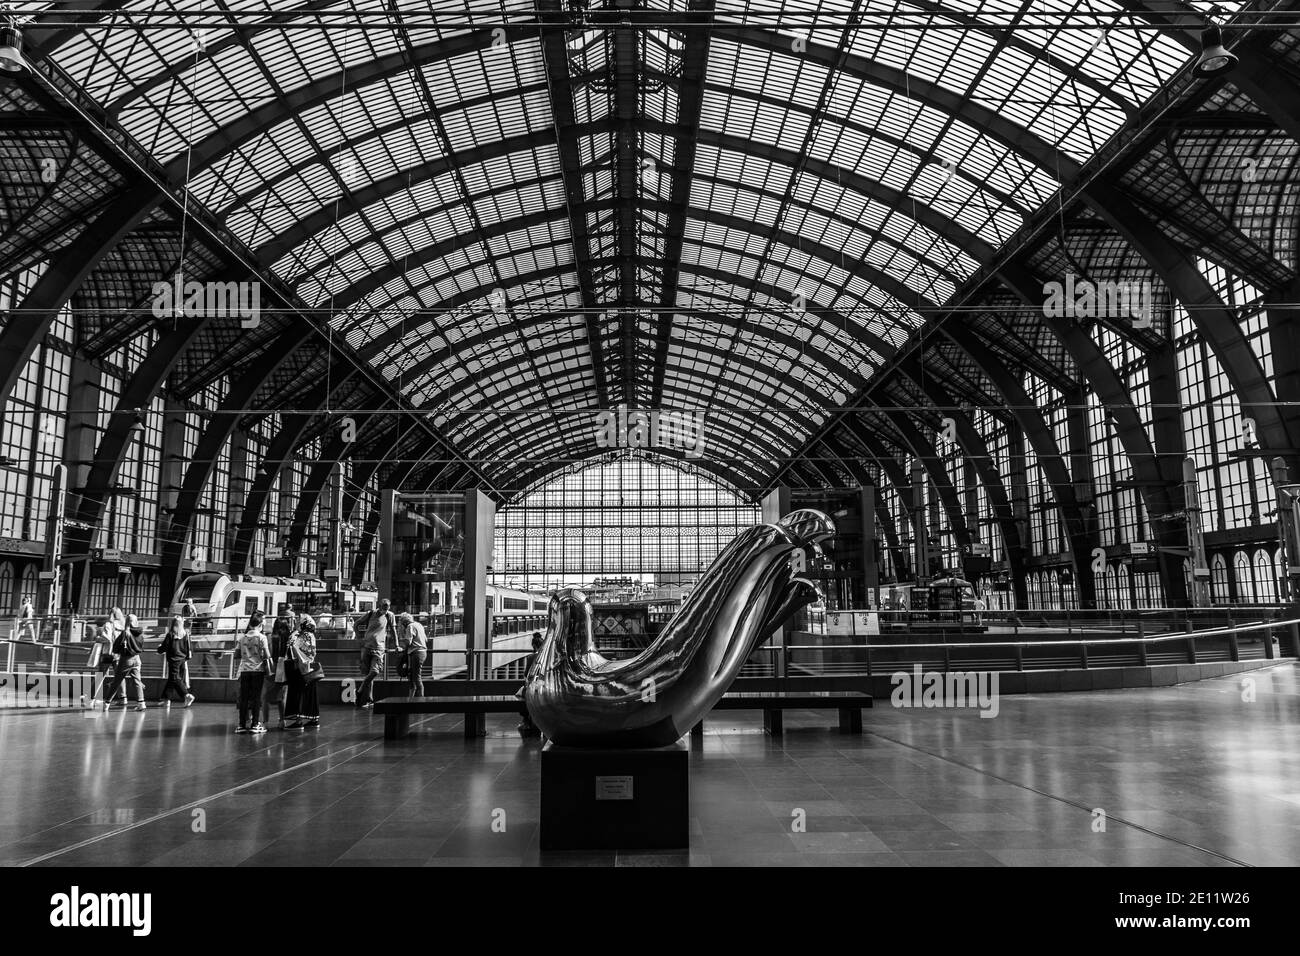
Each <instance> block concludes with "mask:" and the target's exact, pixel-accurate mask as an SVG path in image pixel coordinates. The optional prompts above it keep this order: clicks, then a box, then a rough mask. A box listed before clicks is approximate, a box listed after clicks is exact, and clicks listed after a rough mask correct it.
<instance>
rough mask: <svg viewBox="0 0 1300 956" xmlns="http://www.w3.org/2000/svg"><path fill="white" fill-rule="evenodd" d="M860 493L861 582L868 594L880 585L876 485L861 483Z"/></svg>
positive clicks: (872, 592)
mask: <svg viewBox="0 0 1300 956" xmlns="http://www.w3.org/2000/svg"><path fill="white" fill-rule="evenodd" d="M861 495H862V584H863V586H864V587H865V588H866V589H867V593H868V594H875V593H876V591H877V589H878V588H879V587H880V566H879V564H878V563H877V561H876V487H875V485H863V486H862V488H861Z"/></svg>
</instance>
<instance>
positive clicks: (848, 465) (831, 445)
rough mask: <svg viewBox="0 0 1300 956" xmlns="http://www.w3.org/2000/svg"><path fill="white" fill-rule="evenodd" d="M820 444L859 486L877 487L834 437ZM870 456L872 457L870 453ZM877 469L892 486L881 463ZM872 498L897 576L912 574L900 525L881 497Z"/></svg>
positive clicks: (866, 472) (872, 478)
mask: <svg viewBox="0 0 1300 956" xmlns="http://www.w3.org/2000/svg"><path fill="white" fill-rule="evenodd" d="M820 444H821V445H822V446H823V447H824V448H825V449H826V450H827V451H828V452H829V453H830V454H832V455H834V456H835V457H836V459H838V461H839V462H840V464H841V465H842V466H843V467H844V470H845V471H847V472H848V473H849V474H850V475H852V476H853V478H854V480H855V481H857V482H858V484H859V485H862V486H863V487H868V486H869V487H871V488H873V489H874V488H876V487H877V485H878V481H877V479H876V478H875V477H873V476H872V474H871V473H870V472H869V471H868V470H867V469H866V468H865V467H864V466H863V465H862V464H861V462H859V461H858V456H856V455H850V454H848V451H847V450H846V449H845V448H844V447H843V446H842V445H840V444H839V442H838V440H837V439H835V438H834V437H833V436H832V437H828V438H825V439H822V441H821V442H820ZM868 455H869V456H870V453H868ZM876 467H877V468H878V469H879V470H880V478H881V479H883V480H884V481H887V482H889V483H890V485H891V486H892V485H893V482H892V481H890V478H889V476H888V475H886V474H885V473H884V469H883V468H881V467H880V464H879V463H877V464H876ZM894 490H895V493H897V492H898V489H897V488H895V489H894ZM871 497H872V504H873V507H874V508H875V512H876V521H877V523H878V524H879V526H880V527H881V528H884V530H885V546H886V547H887V548H888V549H889V550H890V551H892V552H893V554H894V574H895V576H896V577H897V575H898V574H899V573H904V574H910V573H911V566H912V562H911V561H910V560H908V555H907V552H906V551H904V550H903V545H902V542H901V541H900V540H899V537H898V525H897V524H896V522H895V521H894V516H893V515H892V514H890V513H889V509H888V508H886V507H885V503H884V501H883V500H882V499H881V497H880V495H878V494H873V495H872V496H871Z"/></svg>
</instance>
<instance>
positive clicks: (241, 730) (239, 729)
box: [235, 727, 252, 734]
mask: <svg viewBox="0 0 1300 956" xmlns="http://www.w3.org/2000/svg"><path fill="white" fill-rule="evenodd" d="M235 733H237V734H251V733H252V731H251V730H249V729H248V728H247V727H236V728H235Z"/></svg>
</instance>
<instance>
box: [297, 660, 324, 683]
mask: <svg viewBox="0 0 1300 956" xmlns="http://www.w3.org/2000/svg"><path fill="white" fill-rule="evenodd" d="M324 676H325V668H323V667H321V666H320V661H312V662H311V667H310V669H308V671H307V672H306V673H305V674H303V675H302V679H303V680H304V681H306V682H307V683H308V684H310V683H312V682H313V681H318V680H320V679H321V678H322V677H324Z"/></svg>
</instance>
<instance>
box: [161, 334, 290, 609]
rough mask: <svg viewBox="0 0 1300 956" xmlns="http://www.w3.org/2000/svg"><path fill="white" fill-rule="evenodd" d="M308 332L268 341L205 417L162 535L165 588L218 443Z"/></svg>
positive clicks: (177, 566)
mask: <svg viewBox="0 0 1300 956" xmlns="http://www.w3.org/2000/svg"><path fill="white" fill-rule="evenodd" d="M311 334H312V333H311V330H309V329H305V328H301V327H297V326H291V327H290V328H288V329H285V330H284V331H283V332H281V333H280V335H279V336H278V337H277V338H276V340H275V341H274V342H273V343H271V346H270V347H269V348H267V349H265V350H264V351H263V352H262V353H261V354H260V355H258V356H257V357H256V358H255V359H254V360H253V363H252V365H251V366H250V367H249V368H248V369H247V370H246V371H245V372H244V374H243V375H241V376H240V377H239V378H237V379H234V380H232V381H231V383H230V386H229V388H227V389H226V394H225V397H224V398H223V399H222V401H221V404H220V405H219V406H218V407H217V408H216V409H214V410H213V411H212V412H211V414H210V418H209V420H208V423H207V425H206V426H205V427H204V428H203V430H202V433H201V434H200V435H199V440H198V442H197V443H196V444H195V446H194V453H193V455H191V456H190V463H189V466H188V467H187V468H186V469H185V476H184V478H183V479H182V480H181V487H180V489H179V492H178V494H177V498H176V506H175V508H174V509H173V511H172V516H171V520H170V522H169V524H168V534H167V537H166V538H165V540H164V541H163V545H162V574H163V586H164V589H166V588H167V587H170V588H171V589H172V590H175V587H176V584H177V582H178V581H179V577H180V571H181V566H182V564H183V563H184V560H185V548H186V544H187V543H188V541H189V537H190V531H191V530H192V528H193V526H194V516H195V514H196V513H197V509H198V507H199V501H200V500H201V499H202V497H203V490H204V489H205V488H206V487H207V485H208V481H209V480H210V479H211V477H212V472H213V471H214V470H215V469H216V466H217V457H218V456H219V454H220V453H221V449H222V447H223V446H224V445H225V444H226V441H227V440H228V439H229V438H230V436H231V435H232V434H234V431H235V428H236V426H237V425H238V424H239V419H240V418H241V416H242V415H243V414H244V411H243V409H244V408H246V407H247V405H248V403H249V402H251V401H252V400H253V397H254V396H255V395H257V393H258V392H259V391H260V390H261V389H262V387H263V386H264V385H265V384H266V383H267V382H268V381H269V380H270V379H271V377H272V376H273V375H275V373H276V371H277V370H279V369H280V368H282V367H283V366H284V364H285V362H287V361H288V360H289V358H290V357H291V356H292V355H293V353H294V352H295V351H296V350H297V349H298V348H299V347H300V346H301V345H303V344H304V343H305V342H306V341H307V340H308V339H309V338H310V337H311Z"/></svg>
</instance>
